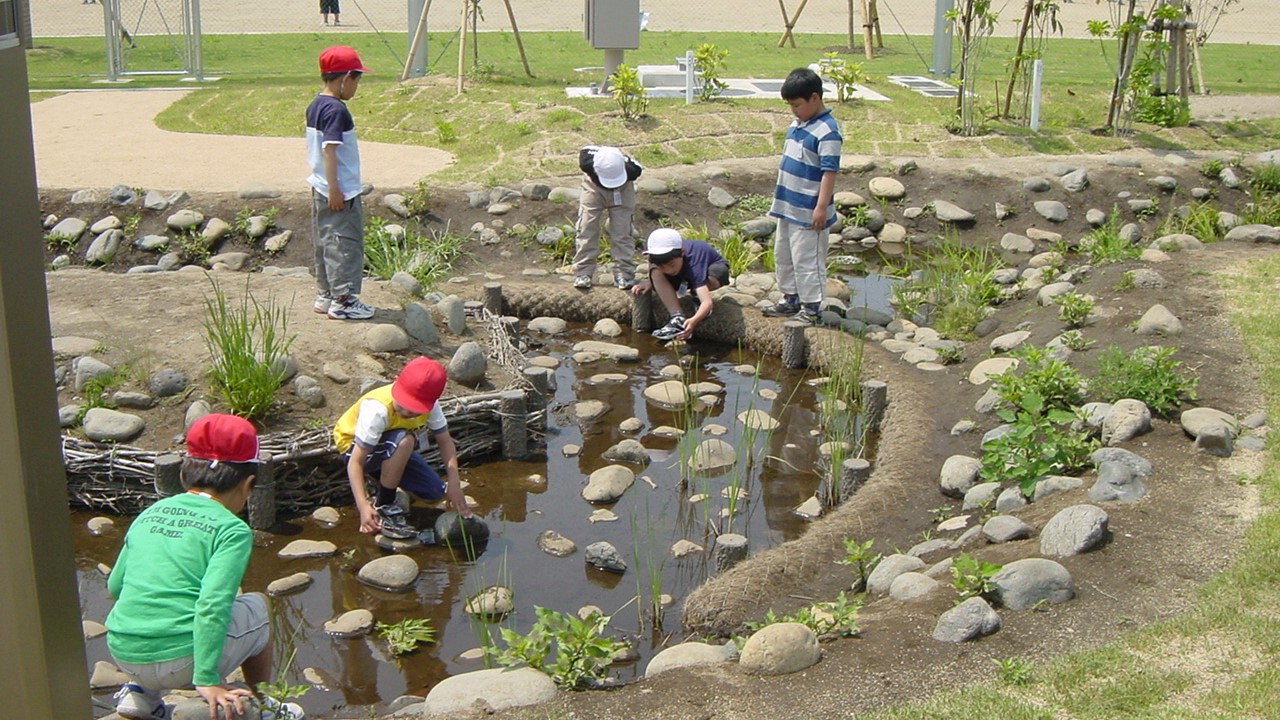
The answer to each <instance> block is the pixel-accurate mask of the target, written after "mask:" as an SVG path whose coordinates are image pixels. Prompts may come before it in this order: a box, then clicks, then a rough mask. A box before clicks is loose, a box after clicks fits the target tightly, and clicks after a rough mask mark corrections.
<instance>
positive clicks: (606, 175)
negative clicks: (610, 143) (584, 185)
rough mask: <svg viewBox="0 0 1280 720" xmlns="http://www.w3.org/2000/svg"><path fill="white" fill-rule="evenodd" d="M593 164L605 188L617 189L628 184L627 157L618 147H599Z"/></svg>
mask: <svg viewBox="0 0 1280 720" xmlns="http://www.w3.org/2000/svg"><path fill="white" fill-rule="evenodd" d="M591 164H592V167H594V168H595V171H596V177H597V178H599V179H600V186H601V187H603V188H604V189H606V190H616V189H618V188H620V187H622V186H623V185H626V184H627V159H626V158H625V157H623V155H622V151H621V150H619V149H618V148H616V147H607V146H605V147H601V148H599V149H597V150H596V155H595V158H593V159H592V161H591Z"/></svg>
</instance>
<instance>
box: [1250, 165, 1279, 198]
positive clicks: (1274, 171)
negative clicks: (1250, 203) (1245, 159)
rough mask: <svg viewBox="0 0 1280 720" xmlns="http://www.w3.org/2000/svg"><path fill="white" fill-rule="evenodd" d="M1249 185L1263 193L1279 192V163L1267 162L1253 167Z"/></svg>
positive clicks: (1274, 193)
mask: <svg viewBox="0 0 1280 720" xmlns="http://www.w3.org/2000/svg"><path fill="white" fill-rule="evenodd" d="M1249 186H1250V187H1251V188H1253V189H1254V190H1255V191H1257V192H1260V193H1263V194H1265V195H1277V194H1280V165H1275V164H1271V163H1268V164H1266V165H1259V166H1258V167H1257V168H1254V171H1253V176H1252V177H1250V178H1249Z"/></svg>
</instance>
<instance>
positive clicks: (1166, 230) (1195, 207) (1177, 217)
mask: <svg viewBox="0 0 1280 720" xmlns="http://www.w3.org/2000/svg"><path fill="white" fill-rule="evenodd" d="M1174 233H1185V234H1187V235H1194V236H1195V237H1196V239H1198V240H1199V241H1200V242H1206V243H1209V242H1214V241H1216V240H1221V239H1222V237H1223V235H1224V233H1223V232H1222V225H1221V223H1219V222H1218V209H1217V208H1216V207H1214V206H1213V205H1212V204H1210V203H1207V202H1198V203H1194V204H1192V205H1187V206H1185V207H1182V208H1178V209H1177V210H1175V211H1174V212H1172V213H1169V216H1168V217H1166V218H1165V220H1164V223H1163V224H1161V226H1160V234H1161V235H1171V234H1174Z"/></svg>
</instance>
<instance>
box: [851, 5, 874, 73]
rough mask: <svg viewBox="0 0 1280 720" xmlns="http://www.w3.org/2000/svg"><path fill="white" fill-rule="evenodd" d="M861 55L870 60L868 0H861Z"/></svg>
mask: <svg viewBox="0 0 1280 720" xmlns="http://www.w3.org/2000/svg"><path fill="white" fill-rule="evenodd" d="M850 49H852V45H851V46H850ZM862 54H863V56H864V57H866V58H867V59H868V60H871V59H872V55H873V52H872V50H871V3H870V0H862Z"/></svg>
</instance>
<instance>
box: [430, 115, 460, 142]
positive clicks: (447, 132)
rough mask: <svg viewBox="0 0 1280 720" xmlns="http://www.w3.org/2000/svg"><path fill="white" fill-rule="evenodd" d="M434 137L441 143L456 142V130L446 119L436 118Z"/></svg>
mask: <svg viewBox="0 0 1280 720" xmlns="http://www.w3.org/2000/svg"><path fill="white" fill-rule="evenodd" d="M435 126H436V137H437V138H438V139H439V140H440V142H441V144H444V145H449V144H452V143H456V142H458V130H457V129H456V128H455V127H454V126H453V123H451V122H449V121H448V120H441V119H438V118H437V119H436V121H435Z"/></svg>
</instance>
